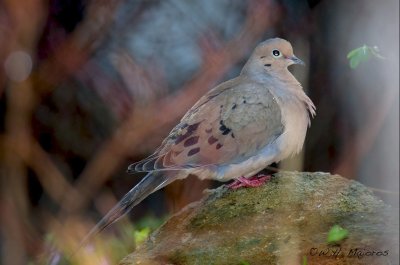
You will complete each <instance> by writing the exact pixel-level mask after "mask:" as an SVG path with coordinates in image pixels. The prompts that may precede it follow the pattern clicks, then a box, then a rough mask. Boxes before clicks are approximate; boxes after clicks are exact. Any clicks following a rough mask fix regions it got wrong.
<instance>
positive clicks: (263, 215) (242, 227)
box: [121, 172, 398, 265]
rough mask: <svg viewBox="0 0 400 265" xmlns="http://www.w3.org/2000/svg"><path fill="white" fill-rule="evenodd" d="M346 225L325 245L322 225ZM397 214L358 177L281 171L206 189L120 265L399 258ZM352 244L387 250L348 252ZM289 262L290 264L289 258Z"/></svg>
mask: <svg viewBox="0 0 400 265" xmlns="http://www.w3.org/2000/svg"><path fill="white" fill-rule="evenodd" d="M335 224H338V225H340V226H342V227H344V228H346V229H347V230H348V231H349V236H348V238H347V239H345V240H344V241H343V242H341V244H340V245H339V246H340V247H341V248H342V254H343V256H341V257H336V258H335V257H334V256H332V253H330V255H329V253H328V255H319V254H318V255H314V252H313V250H314V249H317V250H319V251H328V252H329V250H330V249H331V248H332V246H330V245H328V244H327V243H326V237H327V233H328V231H329V229H330V228H331V227H332V226H333V225H335ZM397 228H398V220H397V219H396V218H395V217H393V215H392V209H391V208H390V207H389V206H387V205H385V204H384V203H383V202H382V201H381V200H379V199H377V198H376V197H375V196H374V195H373V194H372V192H370V191H369V190H368V189H367V188H366V187H365V186H363V185H362V184H360V183H358V182H355V181H350V180H347V179H345V178H342V177H340V176H337V175H330V174H327V173H320V172H318V173H299V172H280V173H278V174H275V175H274V176H273V177H272V178H271V180H270V181H269V182H268V183H267V184H266V185H264V186H262V187H258V188H242V189H239V190H235V191H232V190H228V189H227V188H226V187H225V186H221V187H220V188H218V189H215V190H211V191H207V192H206V195H205V197H204V198H203V199H202V200H201V201H199V202H196V203H193V204H191V205H189V206H187V207H186V208H185V209H183V210H182V211H181V212H179V213H177V214H176V215H174V216H173V217H171V218H170V219H169V220H168V221H167V222H166V223H165V224H164V225H163V226H162V227H160V228H159V229H158V230H157V231H156V232H154V233H153V234H152V236H151V237H150V239H149V240H148V241H147V243H146V244H143V245H142V247H141V248H139V249H137V250H136V251H135V252H134V253H133V254H131V255H129V256H128V257H127V258H125V259H124V260H123V261H122V262H121V264H141V265H146V264H175V265H181V264H182V265H184V264H188V265H189V264H190V265H192V264H196V265H202V264H207V265H209V264H218V265H224V264H240V263H241V261H246V262H248V263H250V264H252V265H257V264H292V263H293V262H295V264H301V260H302V258H303V256H307V260H308V264H388V262H393V261H397V257H398V250H397V249H398V241H397V240H396V239H398V232H397ZM354 248H359V249H364V250H365V249H366V250H376V251H378V250H382V251H385V250H388V251H389V253H390V254H389V255H386V256H379V257H378V256H376V255H373V256H368V257H365V256H364V257H363V258H357V257H355V258H354V257H350V256H348V255H347V254H348V252H349V251H351V250H352V249H354ZM291 262H292V263H291Z"/></svg>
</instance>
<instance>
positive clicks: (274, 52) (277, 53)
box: [272, 50, 281, 58]
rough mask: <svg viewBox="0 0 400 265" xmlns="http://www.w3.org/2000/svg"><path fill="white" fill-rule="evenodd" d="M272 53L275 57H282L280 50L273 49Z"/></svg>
mask: <svg viewBox="0 0 400 265" xmlns="http://www.w3.org/2000/svg"><path fill="white" fill-rule="evenodd" d="M272 55H273V56H274V57H275V58H278V57H281V52H280V51H279V50H273V51H272Z"/></svg>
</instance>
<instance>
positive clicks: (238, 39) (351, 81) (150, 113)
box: [0, 0, 399, 264]
mask: <svg viewBox="0 0 400 265" xmlns="http://www.w3.org/2000/svg"><path fill="white" fill-rule="evenodd" d="M398 5H399V4H398V2H397V1H395V0H393V1H392V0H388V1H373V0H354V1H344V0H342V1H339V0H338V1H332V0H329V1H328V0H309V1H297V0H296V1H295V0H281V1H278V0H277V1H272V0H270V1H267V0H248V1H242V0H234V1H230V0H229V1H228V0H219V1H211V0H210V1H179V0H166V1H160V0H158V1H157V0H150V1H146V0H142V1H139V0H138V1H122V0H112V1H83V0H69V1H62V0H50V1H48V2H46V3H44V2H40V1H38V0H28V1H24V3H22V2H21V3H20V2H18V1H12V0H6V1H3V2H0V62H1V67H0V111H1V113H2V115H1V116H0V119H1V120H0V129H1V135H0V147H1V153H0V180H1V189H0V211H1V217H0V221H1V237H0V249H1V251H2V255H1V256H2V260H1V262H0V263H1V264H26V262H27V261H28V260H32V259H35V257H36V256H37V255H39V254H40V253H41V252H42V251H43V248H44V242H46V236H47V235H49V234H51V235H53V234H54V235H55V236H56V237H59V238H61V239H60V240H61V241H62V240H63V239H62V238H63V235H65V233H76V234H77V236H76V238H79V237H80V238H81V237H82V234H84V232H86V231H87V230H88V229H89V228H90V227H91V226H92V225H93V224H94V223H95V222H96V221H97V220H99V218H100V217H101V216H102V215H104V214H105V213H106V212H107V210H109V209H110V208H111V207H112V206H113V205H114V204H115V203H116V202H117V200H118V199H119V198H121V197H122V196H123V194H124V193H126V192H127V191H128V190H129V189H130V188H131V187H132V186H133V185H135V183H137V182H138V181H139V180H140V176H141V174H135V175H128V174H126V173H125V170H126V168H127V166H128V165H129V163H130V162H133V161H137V160H140V159H142V158H144V157H145V156H147V155H149V154H151V153H152V151H153V150H155V149H156V148H157V146H158V145H159V144H160V142H161V141H162V139H163V138H164V137H165V136H166V135H167V134H168V132H169V130H170V129H171V128H172V127H173V126H174V124H175V123H176V122H177V121H178V120H179V119H180V117H181V116H182V115H183V114H184V113H185V112H186V110H188V109H189V108H190V106H191V105H192V104H194V103H195V102H196V100H197V99H198V98H199V97H200V96H201V95H202V94H204V93H206V91H208V90H209V89H211V88H212V87H213V86H214V85H216V84H218V83H219V82H222V81H224V80H227V79H229V78H232V77H234V76H236V75H237V74H238V73H239V71H240V69H241V67H242V66H243V64H244V63H245V61H246V59H247V57H248V55H249V53H250V52H251V51H252V49H253V48H254V47H255V46H256V45H257V44H258V43H259V42H260V41H262V40H265V39H267V38H270V37H282V38H285V39H287V40H289V41H290V42H291V43H292V45H293V47H294V51H295V53H296V55H297V56H298V57H299V58H301V59H303V60H304V61H305V62H306V64H307V66H306V67H304V68H301V67H297V66H295V67H293V68H291V69H292V71H293V73H294V75H295V76H296V77H297V78H298V80H300V82H301V83H302V84H303V86H304V89H305V90H306V93H307V94H308V95H309V96H310V98H311V99H312V100H313V102H314V103H315V105H316V107H317V116H316V117H315V118H314V119H313V121H312V126H311V128H310V130H309V132H308V135H307V138H306V143H305V146H304V150H303V152H302V153H301V154H300V155H298V156H296V157H294V158H292V159H289V160H286V161H283V162H282V163H280V164H279V165H277V166H278V167H279V168H280V169H284V170H299V171H326V172H331V173H337V174H341V175H342V176H344V177H347V178H350V179H355V180H357V181H360V182H362V183H363V184H365V185H367V186H369V187H371V188H373V191H374V192H375V194H376V195H377V196H379V197H380V198H382V199H383V200H385V201H386V202H388V203H389V204H392V205H393V206H394V207H395V208H398V185H399V162H398V161H399V150H398V148H399V140H398V132H399V127H398V125H399V115H398V114H399V113H398V107H399V105H398V104H399V99H398V88H399V79H398V71H399V64H398V59H399V46H398V45H399V30H398V26H399V6H398ZM364 44H366V45H369V46H377V47H378V48H379V50H380V53H381V54H382V55H383V56H384V57H385V59H378V58H371V59H370V60H368V61H366V62H364V63H361V64H360V65H359V66H358V67H357V68H356V69H351V68H350V67H349V63H348V60H347V58H346V55H347V53H348V52H349V51H351V50H353V49H355V48H357V47H360V46H362V45H364ZM275 166H276V165H275ZM216 185H220V184H219V183H212V182H210V181H203V182H200V181H198V180H197V179H195V178H189V179H187V180H184V181H179V182H177V183H174V184H172V185H170V186H169V187H167V188H166V189H164V190H162V191H159V192H157V193H156V194H154V195H152V196H151V197H150V198H148V199H146V200H145V201H144V202H143V203H141V204H140V205H139V206H138V207H136V208H135V210H134V212H133V213H132V214H131V216H130V217H131V220H139V219H141V218H142V217H144V216H155V217H157V218H159V217H162V216H164V215H166V214H168V213H172V212H175V211H177V210H179V209H180V208H182V207H183V206H185V205H187V204H188V203H189V202H191V201H193V200H196V199H198V198H200V197H201V196H202V190H203V189H205V188H207V187H212V186H216ZM116 226H118V225H116ZM68 227H69V228H71V227H73V228H71V230H68ZM66 231H67V232H66ZM71 231H72V232H71ZM110 231H113V228H111V229H110ZM110 231H109V232H110Z"/></svg>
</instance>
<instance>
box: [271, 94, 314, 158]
mask: <svg viewBox="0 0 400 265" xmlns="http://www.w3.org/2000/svg"><path fill="white" fill-rule="evenodd" d="M297 92H298V93H288V94H287V95H284V96H282V95H280V96H277V100H278V104H279V105H280V108H281V115H282V123H283V125H284V131H283V133H282V135H280V136H279V137H278V139H277V141H276V143H277V146H278V148H279V150H280V154H279V156H278V157H277V160H278V161H280V160H282V159H285V158H287V157H289V156H291V155H295V154H297V153H299V152H300V151H301V149H302V148H303V144H304V140H305V137H306V132H307V127H308V124H309V113H308V109H307V105H306V104H305V102H304V99H303V97H307V96H306V95H305V93H304V92H303V91H297ZM282 97H284V98H282Z"/></svg>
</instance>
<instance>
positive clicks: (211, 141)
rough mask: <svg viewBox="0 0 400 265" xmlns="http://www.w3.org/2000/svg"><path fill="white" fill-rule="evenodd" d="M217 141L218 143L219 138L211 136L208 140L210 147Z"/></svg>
mask: <svg viewBox="0 0 400 265" xmlns="http://www.w3.org/2000/svg"><path fill="white" fill-rule="evenodd" d="M216 141H218V139H217V138H215V137H214V136H212V135H211V136H210V138H208V143H209V144H210V145H213V144H214V143H215V142H216Z"/></svg>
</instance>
